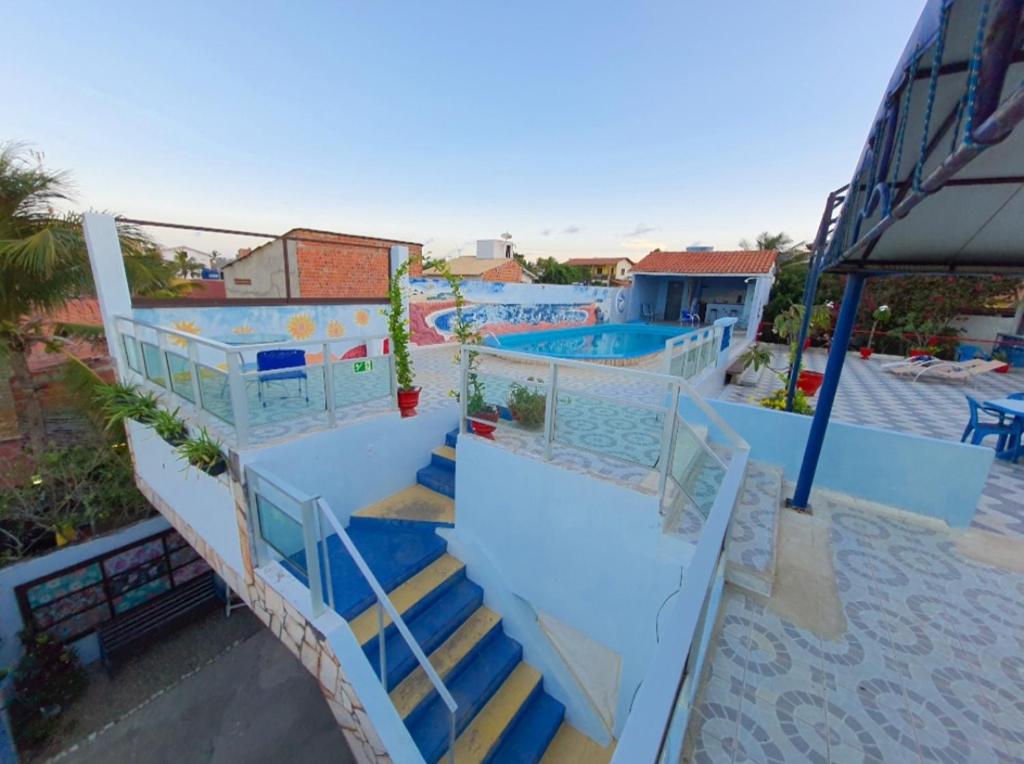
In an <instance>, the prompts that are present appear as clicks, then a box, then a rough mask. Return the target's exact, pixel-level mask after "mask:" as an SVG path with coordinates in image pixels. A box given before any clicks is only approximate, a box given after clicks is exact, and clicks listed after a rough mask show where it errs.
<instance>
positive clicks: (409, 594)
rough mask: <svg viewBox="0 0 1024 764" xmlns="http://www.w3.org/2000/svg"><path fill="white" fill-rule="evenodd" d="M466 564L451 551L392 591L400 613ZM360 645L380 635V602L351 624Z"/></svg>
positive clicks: (387, 619)
mask: <svg viewBox="0 0 1024 764" xmlns="http://www.w3.org/2000/svg"><path fill="white" fill-rule="evenodd" d="M465 567H466V566H465V565H464V564H463V563H462V561H461V560H457V559H455V558H454V557H452V556H451V555H450V554H444V555H442V556H441V557H438V558H437V559H436V560H434V561H433V562H432V563H430V564H429V565H428V566H427V567H425V568H424V569H423V570H421V571H420V572H419V573H417V574H416V575H415V576H413V577H412V578H410V579H409V580H408V581H406V582H405V583H403V584H402V585H401V586H399V587H398V588H397V589H394V590H392V591H390V592H388V598H389V599H390V600H391V602H392V603H393V604H394V606H395V610H397V611H398V614H399V615H401V616H403V617H404V616H405V614H406V613H407V612H408V611H409V609H410V608H411V607H412V606H413V605H415V604H416V603H417V602H419V601H420V600H421V599H423V598H424V597H426V596H427V595H428V594H430V592H432V591H434V589H436V588H437V587H439V586H440V585H441V584H443V583H444V582H445V581H447V580H448V579H449V578H451V577H452V576H454V575H456V574H458V572H459V571H461V570H462V569H463V568H465ZM390 623H391V616H389V615H388V614H387V612H385V613H384V628H387V627H388V626H389V625H390ZM349 626H350V627H351V628H352V633H353V634H355V637H356V639H357V640H359V644H360V645H366V643H367V642H369V641H370V640H372V639H375V638H376V636H377V603H376V602H375V603H374V604H372V605H370V607H368V608H366V610H364V611H363V612H362V613H360V614H359V615H357V616H356V617H355V618H353V619H352V621H351V622H350V623H349Z"/></svg>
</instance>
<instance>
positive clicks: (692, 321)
mask: <svg viewBox="0 0 1024 764" xmlns="http://www.w3.org/2000/svg"><path fill="white" fill-rule="evenodd" d="M679 323H681V324H689V325H690V326H696V325H697V324H699V323H700V316H698V315H697V314H696V313H691V312H690V311H688V310H684V311H682V312H681V313H680V314H679Z"/></svg>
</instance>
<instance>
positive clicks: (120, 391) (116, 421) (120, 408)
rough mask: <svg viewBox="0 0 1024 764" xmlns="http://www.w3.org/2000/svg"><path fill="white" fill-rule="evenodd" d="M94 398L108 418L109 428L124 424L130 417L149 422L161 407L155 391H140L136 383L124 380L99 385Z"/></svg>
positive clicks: (137, 420) (143, 422)
mask: <svg viewBox="0 0 1024 764" xmlns="http://www.w3.org/2000/svg"><path fill="white" fill-rule="evenodd" d="M93 398H94V400H95V401H96V403H97V405H98V406H99V409H100V412H101V413H102V414H103V417H104V418H105V419H106V420H107V429H108V430H112V429H114V428H115V427H117V426H118V425H123V424H124V423H125V422H126V421H128V420H129V419H134V420H135V421H136V422H140V423H142V424H149V423H150V422H151V420H152V418H153V416H154V415H155V414H156V413H157V411H159V409H160V406H159V401H157V398H156V396H155V395H153V393H148V392H147V393H143V392H140V391H139V388H138V387H136V386H135V385H129V384H125V383H123V382H114V383H112V384H109V385H107V384H102V385H97V386H96V390H95V392H94V395H93Z"/></svg>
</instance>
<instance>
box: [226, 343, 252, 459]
mask: <svg viewBox="0 0 1024 764" xmlns="http://www.w3.org/2000/svg"><path fill="white" fill-rule="evenodd" d="M227 356H228V394H229V395H230V396H231V418H232V419H234V420H235V438H236V440H237V441H238V446H239V447H240V448H241V447H243V446H246V445H248V443H249V400H248V396H247V395H246V390H245V378H244V377H243V376H242V359H241V353H240V352H239V351H237V350H232V351H230V352H229V353H228V354H227Z"/></svg>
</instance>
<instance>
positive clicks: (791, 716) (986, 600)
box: [686, 353, 1024, 764]
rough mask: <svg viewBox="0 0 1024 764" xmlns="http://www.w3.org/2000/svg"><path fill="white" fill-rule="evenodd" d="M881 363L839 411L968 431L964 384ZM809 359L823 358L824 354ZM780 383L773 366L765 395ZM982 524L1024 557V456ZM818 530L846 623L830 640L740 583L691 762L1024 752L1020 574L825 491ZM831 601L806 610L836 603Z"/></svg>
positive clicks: (948, 431)
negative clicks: (901, 374)
mask: <svg viewBox="0 0 1024 764" xmlns="http://www.w3.org/2000/svg"><path fill="white" fill-rule="evenodd" d="M885 360H889V359H881V360H879V359H877V358H876V359H872V360H871V361H861V360H860V359H855V358H852V357H851V358H850V359H849V362H848V364H847V368H846V370H845V372H844V375H843V379H842V382H841V384H840V388H839V394H838V396H837V401H836V407H835V415H836V418H837V419H843V420H845V421H850V422H855V423H860V424H868V425H872V426H878V427H888V428H893V429H900V430H903V431H906V432H915V433H919V434H922V435H932V436H934V437H944V438H950V439H959V435H960V432H961V430H962V427H963V424H964V420H965V419H966V405H965V404H964V402H963V392H964V389H963V388H962V387H961V386H960V385H948V384H943V383H927V382H922V383H916V384H915V383H913V382H910V381H909V380H906V379H898V378H895V377H892V376H891V375H889V374H887V373H885V372H884V371H882V370H881V368H880V364H881V363H882V362H884V361H885ZM808 366H809V368H812V369H821V368H823V366H824V356H823V354H818V353H812V354H811V357H810V360H809V364H808ZM772 386H774V380H773V379H772V378H770V377H769V376H767V375H766V377H765V378H763V379H762V384H761V386H760V387H761V390H760V391H759V394H763V393H764V392H766V391H767V390H768V389H770V388H771V387H772ZM971 388H973V389H975V390H976V391H977V392H978V393H979V395H980V397H982V398H986V397H988V398H991V397H997V396H1000V395H1005V394H1006V393H1008V392H1013V391H1017V390H1021V389H1024V379H1022V378H1021V376H1020V375H1008V376H1006V377H1003V376H1000V375H991V374H990V375H986V376H985V377H983V378H981V379H979V380H978V381H977V382H976V383H975V384H974V385H971V386H970V387H969V388H968V390H970V389H971ZM752 395H755V393H754V392H753V391H752V390H751V388H727V390H726V391H725V393H724V394H723V397H729V398H732V399H734V400H736V399H738V400H746V399H748V398H750V397H751V396H752ZM975 525H976V526H977V527H978V528H980V529H984V530H987V531H990V532H995V533H999V534H1001V535H1004V536H1007V537H1009V538H1008V539H1007V543H1009V544H1012V545H1017V544H1019V545H1020V547H1019V549H1020V555H1018V558H1019V557H1021V556H1024V540H1021V539H1020V538H1019V537H1020V535H1022V534H1024V465H1020V466H1016V465H1010V464H1005V463H1002V462H997V463H996V464H995V465H994V467H993V470H992V476H991V478H990V480H989V484H988V487H987V489H986V491H985V494H984V496H983V497H982V499H981V502H980V503H979V508H978V517H977V520H976V523H975ZM813 532H814V533H816V534H821V536H820V537H819V539H818V540H819V541H821V542H822V543H827V544H828V549H829V550H830V555H831V559H832V563H833V566H834V575H835V579H836V584H837V589H838V598H839V603H838V604H839V607H840V608H841V614H842V620H843V621H845V626H844V627H843V628H842V629H841V630H840V634H839V636H838V637H837V638H834V639H833V638H829V637H824V636H818V635H817V634H815V633H813V632H811V631H809V630H808V629H806V628H801V627H800V626H799V625H797V624H796V623H794V622H793V621H792V620H790V619H787V618H784V617H781V616H780V615H778V614H776V612H774V608H775V605H774V603H773V600H771V599H768V600H764V599H762V598H758V597H755V596H752V595H745V594H743V593H740V592H739V591H738V590H736V589H734V588H732V587H729V588H728V589H727V594H726V597H725V600H724V605H723V614H722V620H721V626H720V631H719V633H718V635H717V638H716V641H717V644H716V648H715V653H714V656H713V659H712V664H711V671H710V676H709V678H708V679H707V681H706V684H705V687H704V689H703V691H702V692H703V694H702V696H701V700H700V702H699V704H698V706H697V707H696V708H695V710H694V713H693V716H692V717H691V727H690V736H689V737H690V749H689V751H688V753H687V756H686V758H687V760H692V761H695V762H792V761H800V762H803V761H809V762H822V763H824V762H850V761H856V762H883V761H884V762H905V761H906V762H917V761H922V762H931V761H939V762H948V763H950V764H951V763H953V762H1001V763H1005V762H1018V761H1024V657H1022V655H1024V574H1021V573H1016V572H1012V571H1010V570H1007V569H1004V568H999V567H995V566H994V565H990V564H986V563H983V562H980V561H978V560H977V559H975V558H974V557H969V556H967V555H966V554H965V553H964V552H963V551H961V547H960V546H959V543H960V542H961V541H962V537H963V533H962V532H953V531H949V530H946V529H944V528H942V527H939V526H937V525H934V524H931V523H924V522H921V523H918V522H915V521H914V519H913V518H911V517H910V516H906V515H897V514H893V515H889V514H883V513H880V512H872V511H867V510H863V509H858V508H853V507H850V506H844V505H842V504H837V503H834V502H819V506H818V507H817V508H816V516H815V519H814V528H813ZM993 543H994V542H993ZM1011 548H1012V547H1011ZM833 596H834V595H828V597H829V598H831V597H833ZM826 599H827V598H826V597H825V596H822V598H821V600H820V601H816V602H814V603H810V607H811V608H820V609H824V608H828V607H831V608H835V606H836V603H835V602H834V601H833V602H828V601H826Z"/></svg>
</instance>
